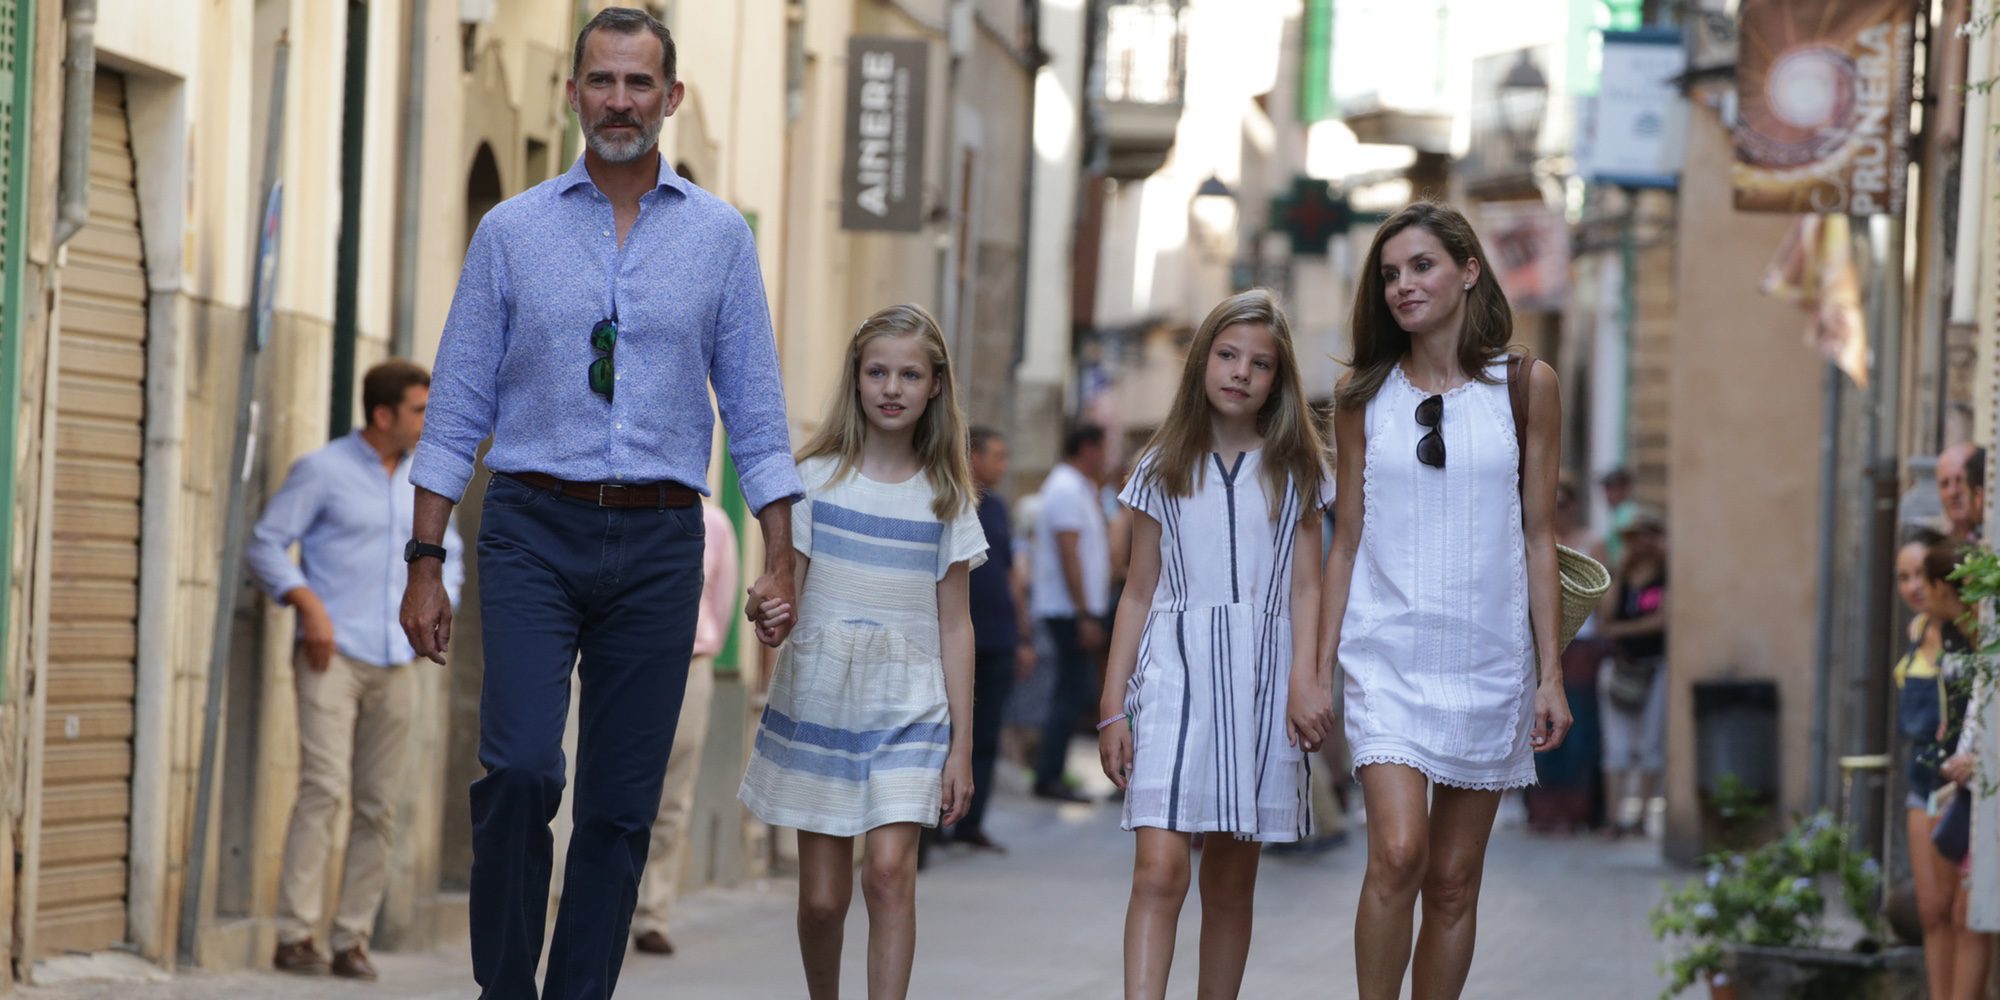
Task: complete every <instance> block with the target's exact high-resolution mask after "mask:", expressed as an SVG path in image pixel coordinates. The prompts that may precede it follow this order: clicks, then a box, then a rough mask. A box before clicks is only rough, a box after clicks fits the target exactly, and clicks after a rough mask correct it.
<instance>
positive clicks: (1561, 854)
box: [17, 744, 1676, 1000]
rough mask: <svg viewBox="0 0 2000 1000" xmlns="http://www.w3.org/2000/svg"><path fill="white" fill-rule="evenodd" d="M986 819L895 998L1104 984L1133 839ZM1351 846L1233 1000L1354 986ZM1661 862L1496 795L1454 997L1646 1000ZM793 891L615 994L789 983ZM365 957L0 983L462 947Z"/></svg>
mask: <svg viewBox="0 0 2000 1000" xmlns="http://www.w3.org/2000/svg"><path fill="white" fill-rule="evenodd" d="M1080 745H1081V744H1079V746H1080ZM1081 763H1083V761H1082V760H1081V758H1079V759H1078V764H1081ZM1099 780H1100V781H1101V780H1102V779H1099ZM1097 791H1100V792H1101V791H1102V789H1097ZM989 823H990V826H991V832H992V833H993V835H994V836H995V837H996V838H997V839H999V840H1000V841H1001V842H1003V843H1005V844H1006V845H1007V846H1008V848H1009V852H1008V853H1007V854H1006V855H990V854H972V853H969V852H967V851H965V850H963V849H948V850H946V851H944V852H943V853H942V854H933V856H932V860H931V864H930V867H929V868H928V869H927V870H926V871H925V872H924V873H923V876H922V877H921V878H920V880H919V881H918V889H917V894H918V909H919V913H920V920H921V930H920V931H919V939H918V945H917V967H916V975H915V979H914V981H913V983H912V985H911V990H910V995H911V996H912V997H915V998H954V1000H1022V998H1036V1000H1041V998H1048V1000H1056V998H1075V1000H1104V998H1110V997H1116V996H1118V995H1119V984H1120V966H1119V962H1120V958H1119V948H1120V933H1121V923H1122V920H1123V916H1124V907H1125V893H1126V889H1127V886H1128V885H1129V882H1128V880H1127V877H1128V873H1129V871H1130V867H1129V866H1130V863H1131V850H1132V847H1131V839H1130V837H1129V835H1127V834H1125V833H1123V832H1122V831H1120V830H1119V829H1118V823H1117V813H1116V811H1115V807H1114V806H1112V805H1109V804H1100V805H1096V806H1062V807H1057V806H1053V805H1048V804H1045V803H1042V802H1039V801H1036V800H1034V799H1031V798H1029V797H1028V796H1026V795H1025V794H1022V793H1021V792H1020V790H1019V789H1018V787H1017V788H1013V789H1010V790H1008V791H1006V792H1004V793H1003V794H1002V796H1001V797H1000V798H999V799H997V800H996V802H995V812H994V815H993V816H992V818H991V819H990V820H989ZM1365 850H1366V842H1365V839H1364V836H1363V835H1362V833H1361V831H1359V830H1356V831H1355V835H1354V836H1353V837H1352V838H1351V839H1350V840H1349V842H1348V843H1347V844H1345V845H1344V846H1341V847H1338V848H1334V849H1332V850H1328V851H1325V852H1323V853H1320V854H1315V855H1308V856H1299V857H1271V858H1267V859H1266V860H1265V862H1264V866H1263V871H1262V875H1261V877H1260V879H1259V894H1258V900H1257V909H1258V913H1257V916H1258V924H1257V932H1256V933H1257V937H1256V944H1255V945H1254V947H1253V949H1252V951H1251V956H1250V968H1249V972H1248V975H1247V976H1246V978H1245V981H1244V984H1243V993H1242V995H1243V996H1244V997H1254V998H1259V1000H1264V998H1295V997H1296V998H1302V1000H1303V998H1313V1000H1321V998H1338V997H1351V996H1352V995H1353V989H1354V988H1353V980H1352V971H1351V970H1352V967H1353V966H1352V959H1351V957H1350V956H1351V944H1350V941H1351V933H1352V920H1353V912H1354V903H1355V899H1356V897H1357V895H1358V893H1359V892H1360V886H1361V873H1362V867H1363V860H1364V852H1365ZM1675 876H1676V873H1675V872H1673V871H1672V870H1671V869H1669V868H1668V867H1666V866H1665V865H1664V864H1662V863H1661V861H1660V860H1659V857H1658V847H1657V844H1656V843H1655V842H1653V841H1622V842H1616V843H1613V842H1607V841H1603V840H1597V839H1548V838H1538V837H1534V836H1531V835H1530V834H1529V833H1528V832H1527V830H1526V829H1525V828H1524V827H1523V826H1522V825H1521V821H1520V811H1519V808H1518V804H1517V803H1515V802H1509V803H1508V804H1507V805H1506V806H1505V807H1503V809H1502V811H1501V816H1500V820H1499V824H1498V829H1497V830H1496V831H1495V834H1494V839H1493V846H1492V853H1491V856H1490V858H1489V861H1488V863H1487V867H1486V887H1485V891H1484V896H1483V899H1482V902H1481V905H1480V943H1479V952H1478V957H1477V958H1476V959H1475V960H1474V964H1473V971H1472V980H1471V984H1470V986H1469V987H1468V988H1467V990H1466V994H1465V995H1466V997H1467V1000H1548V998H1550V997H1565V998H1569V997H1574V998H1587V1000H1653V998H1654V997H1656V996H1658V994H1659V991H1660V985H1661V980H1660V977H1659V975H1658V972H1657V971H1656V965H1657V962H1658V956H1659V948H1658V946H1657V945H1656V944H1655V943H1654V941H1653V939H1652V936H1651V934H1650V933H1648V931H1647V929H1646V912H1647V910H1648V909H1649V908H1650V907H1651V906H1652V904H1653V902H1654V901H1655V900H1656V899H1657V898H1658V896H1659V888H1660V884H1661V881H1662V880H1663V879H1669V878H1673V877H1675ZM793 900H794V896H793V889H792V884H791V883H790V882H789V881H785V880H771V881H768V882H764V883H760V884H756V885H752V886H746V887H742V888H737V889H725V890H712V891H707V892H702V893H697V894H695V895H693V896H690V897H689V898H687V899H686V900H685V901H684V902H683V904H682V913H681V915H680V916H679V918H678V926H677V927H676V928H675V932H674V941H675V943H676V945H677V946H678V947H679V948H680V953H679V954H678V955H676V956H674V957H672V958H667V959H659V958H653V957H650V956H645V955H639V954H636V953H635V954H633V955H631V956H630V957H629V958H628V959H627V961H626V963H625V970H624V974H623V978H622V979H621V981H620V983H619V994H620V995H621V996H632V997H675V998H690V1000H695V998H701V1000H706V998H717V1000H722V998H727V1000H766V998H769V1000H794V998H798V997H801V996H803V995H804V984H803V980H802V977H801V974H800V972H799V966H798V957H797V952H796V949H795V945H794V939H793V936H792V905H793ZM1198 910H1199V906H1198V903H1197V901H1196V899H1195V898H1194V897H1193V896H1192V895H1191V897H1190V899H1189V905H1188V907H1187V909H1186V911H1185V913H1184V916H1183V920H1182V925H1181V947H1180V949H1179V951H1178V953H1177V954H1176V956H1175V963H1174V986H1173V989H1172V992H1171V995H1172V996H1174V997H1183V996H1188V997H1191V996H1193V995H1194V983H1195V965H1196V957H1197V956H1196V947H1195V935H1196V933H1197V930H1198V927H1199V923H1198V919H1197V918H1198ZM866 940H867V918H866V914H865V911H864V909H863V907H862V905H861V902H860V900H859V899H856V900H855V903H854V908H853V910H852V914H851V916H850V918H849V921H848V931H847V951H846V955H847V964H846V968H845V973H846V974H845V978H844V990H845V995H847V996H854V997H860V996H864V995H865V992H866V978H865V968H864V964H865V960H866ZM376 961H377V964H378V965H379V967H380V968H381V971H382V982H381V983H379V984H376V985H372V986H370V985H362V984H355V983H348V982H341V981H336V980H300V979H296V978H291V977H283V976H278V975H275V974H271V973H237V974H228V975H202V974H198V973H191V974H186V975H182V976H179V977H177V978H175V979H174V980H172V981H171V982H161V983H157V984H153V985H142V984H136V983H132V982H121V983H105V982H98V983H89V982H77V983H72V984H68V985H61V986H53V987H34V988H22V989H21V990H19V991H18V993H17V995H18V996H20V997H22V998H23V1000H110V998H114V997H116V998H121V1000H123V998H131V1000H197V998H199V1000H263V998H270V997H283V998H286V1000H321V998H326V1000H336V998H348V997H353V998H361V997H368V998H378V1000H432V998H440V1000H441V998H459V997H469V996H472V995H473V990H472V984H471V976H470V972H469V960H468V958H467V955H466V953H465V951H464V950H463V949H462V948H461V949H454V950H446V951H440V952H433V953H426V954H416V955H409V954H403V955H396V954H383V955H378V956H377V958H376Z"/></svg>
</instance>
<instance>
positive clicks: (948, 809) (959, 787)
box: [938, 751, 972, 826]
mask: <svg viewBox="0 0 2000 1000" xmlns="http://www.w3.org/2000/svg"><path fill="white" fill-rule="evenodd" d="M942 780H943V783H944V788H943V791H944V795H943V799H944V818H943V819H942V820H940V821H939V823H938V825H939V826H950V825H952V824H953V823H956V822H958V821H959V820H961V819H964V818H965V810H966V809H967V808H968V807H970V806H971V805H972V754H971V753H970V752H969V751H966V752H961V751H952V753H951V754H950V755H949V756H947V757H945V759H944V775H943V778H942Z"/></svg>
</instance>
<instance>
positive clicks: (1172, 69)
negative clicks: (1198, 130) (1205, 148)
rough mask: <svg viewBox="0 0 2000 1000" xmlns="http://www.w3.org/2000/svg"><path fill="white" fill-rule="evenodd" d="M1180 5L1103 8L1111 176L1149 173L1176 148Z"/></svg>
mask: <svg viewBox="0 0 2000 1000" xmlns="http://www.w3.org/2000/svg"><path fill="white" fill-rule="evenodd" d="M1181 8H1182V0H1123V2H1114V3H1110V4H1107V5H1106V6H1105V8H1104V26H1103V44H1102V47H1101V49H1100V50H1099V52H1100V59H1101V62H1100V63H1099V66H1100V72H1101V73H1102V77H1101V79H1102V80H1103V127H1104V141H1105V152H1106V157H1105V160H1106V165H1105V172H1106V173H1107V174H1108V175H1109V176H1111V177H1114V178H1118V179H1120V180H1133V179H1138V178H1143V177H1147V176H1150V175H1151V174H1152V173H1153V172H1154V171H1156V170H1158V169H1160V167H1161V166H1162V165H1164V164H1165V163H1166V162H1167V154H1168V153H1170V152H1172V150H1173V148H1174V133H1175V131H1176V130H1177V129H1178V128H1179V126H1180V117H1181V87H1182V84H1183V82H1184V80H1185V78H1186V73H1185V65H1184V55H1185V51H1186V38H1187V35H1186V25H1185V23H1184V19H1183V16H1182V9H1181Z"/></svg>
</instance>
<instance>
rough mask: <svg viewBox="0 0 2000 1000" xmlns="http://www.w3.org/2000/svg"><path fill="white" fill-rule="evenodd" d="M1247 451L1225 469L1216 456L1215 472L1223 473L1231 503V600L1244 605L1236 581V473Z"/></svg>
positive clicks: (1227, 496) (1228, 498)
mask: <svg viewBox="0 0 2000 1000" xmlns="http://www.w3.org/2000/svg"><path fill="white" fill-rule="evenodd" d="M1248 454H1249V452H1247V451H1239V452H1237V453H1236V464H1235V465H1233V466H1231V467H1229V468H1227V469H1225V468H1223V467H1222V456H1221V455H1215V456H1214V457H1215V471H1217V472H1220V473H1222V489H1223V496H1224V498H1225V499H1227V500H1228V501H1229V598H1230V602H1231V603H1234V604H1241V603H1243V587H1242V584H1241V583H1240V582H1238V581H1237V579H1236V473H1237V472H1238V471H1239V470H1241V469H1242V468H1243V456H1245V455H1248Z"/></svg>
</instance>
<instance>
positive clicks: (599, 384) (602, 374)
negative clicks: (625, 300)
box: [590, 308, 618, 403]
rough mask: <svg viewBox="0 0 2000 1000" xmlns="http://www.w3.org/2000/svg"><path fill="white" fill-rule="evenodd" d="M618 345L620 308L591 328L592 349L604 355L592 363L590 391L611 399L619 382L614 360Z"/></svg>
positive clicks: (614, 309) (613, 310)
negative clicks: (612, 392)
mask: <svg viewBox="0 0 2000 1000" xmlns="http://www.w3.org/2000/svg"><path fill="white" fill-rule="evenodd" d="M617 346H618V310H617V309H616V308H613V309H612V310H611V318H610V319H601V320H598V321H597V325H596V326H593V327H591V328H590V349H591V350H593V351H596V352H598V353H600V354H603V355H604V356H603V357H601V358H598V359H597V360H595V361H592V362H591V363H590V391H591V392H594V393H597V394H598V395H600V396H603V397H604V401H605V402H607V403H608V402H610V401H611V390H612V388H613V386H615V385H616V384H617V382H618V367H617V365H616V364H614V363H613V362H612V360H611V359H612V357H613V351H614V349H615V348H617Z"/></svg>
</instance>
